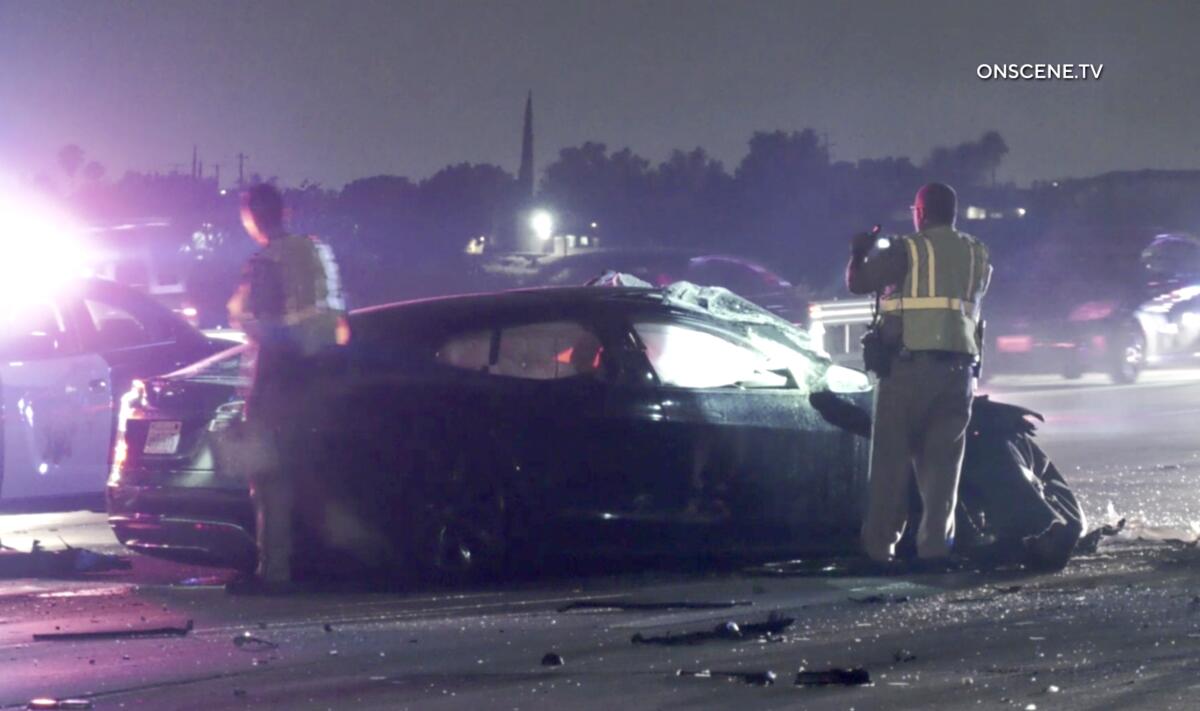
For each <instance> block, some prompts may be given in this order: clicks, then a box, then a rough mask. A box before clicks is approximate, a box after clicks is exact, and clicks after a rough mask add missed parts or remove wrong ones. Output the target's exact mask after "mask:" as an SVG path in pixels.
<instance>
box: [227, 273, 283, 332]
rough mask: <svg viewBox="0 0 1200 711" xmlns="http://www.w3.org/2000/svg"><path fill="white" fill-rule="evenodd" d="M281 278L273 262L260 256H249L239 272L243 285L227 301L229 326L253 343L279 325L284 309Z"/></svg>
mask: <svg viewBox="0 0 1200 711" xmlns="http://www.w3.org/2000/svg"><path fill="white" fill-rule="evenodd" d="M282 277H283V275H282V274H280V273H279V265H278V264H276V263H275V262H273V261H271V260H269V259H266V258H265V257H262V256H261V255H255V256H254V257H251V258H250V261H249V262H247V263H246V267H245V269H244V270H243V271H242V283H241V284H240V285H239V286H238V289H237V291H236V292H234V295H233V298H231V299H230V300H229V304H228V308H229V320H230V324H231V325H233V326H235V327H237V328H241V329H242V330H243V331H245V332H246V335H248V336H250V338H252V339H253V340H256V341H261V340H262V339H263V338H264V336H266V334H267V333H268V332H269V331H270V330H271V329H272V328H275V327H278V326H279V325H281V324H282V323H283V312H284V309H285V308H286V305H285V303H284V295H283V278H282Z"/></svg>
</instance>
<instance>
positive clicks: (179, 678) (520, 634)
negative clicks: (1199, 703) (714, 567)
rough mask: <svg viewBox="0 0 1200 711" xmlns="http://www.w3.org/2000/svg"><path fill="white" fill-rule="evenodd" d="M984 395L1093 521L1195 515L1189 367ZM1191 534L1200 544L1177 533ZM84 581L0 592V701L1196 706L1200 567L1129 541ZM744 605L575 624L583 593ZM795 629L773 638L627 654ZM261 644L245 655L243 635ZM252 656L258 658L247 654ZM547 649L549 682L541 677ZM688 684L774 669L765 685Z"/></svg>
mask: <svg viewBox="0 0 1200 711" xmlns="http://www.w3.org/2000/svg"><path fill="white" fill-rule="evenodd" d="M989 390H990V391H991V392H992V394H993V396H994V397H996V398H997V399H1002V400H1005V401H1008V402H1014V403H1017V404H1022V405H1025V406H1027V407H1030V408H1032V409H1035V410H1039V411H1041V412H1043V413H1044V414H1045V415H1046V420H1047V421H1046V423H1045V424H1044V425H1043V426H1042V428H1041V431H1040V440H1041V442H1042V443H1043V446H1044V447H1045V448H1046V449H1047V450H1048V452H1049V453H1050V455H1051V457H1052V458H1053V459H1054V460H1055V461H1056V462H1058V463H1059V465H1060V466H1061V468H1062V469H1063V471H1064V473H1065V475H1066V476H1067V478H1068V480H1069V481H1070V482H1071V483H1072V484H1073V485H1074V486H1075V487H1076V489H1077V491H1078V493H1079V494H1080V496H1081V498H1082V500H1083V502H1084V505H1085V508H1086V511H1087V513H1088V514H1089V516H1090V517H1091V518H1093V519H1094V520H1095V519H1100V518H1102V517H1104V516H1105V515H1107V514H1108V513H1109V512H1108V509H1109V508H1110V506H1109V503H1110V502H1111V508H1112V510H1113V512H1115V513H1119V514H1120V515H1124V516H1127V517H1129V518H1130V519H1131V520H1133V521H1134V525H1135V526H1136V527H1137V528H1138V530H1140V531H1141V532H1143V533H1144V534H1146V535H1148V536H1151V537H1153V536H1159V537H1179V536H1181V535H1184V534H1187V533H1188V532H1189V531H1190V530H1191V528H1190V527H1191V526H1192V524H1191V523H1190V522H1192V521H1195V520H1200V489H1198V487H1197V486H1196V483H1197V475H1198V472H1197V468H1198V467H1200V458H1198V456H1197V451H1198V450H1200V447H1197V446H1196V445H1197V443H1198V442H1197V440H1198V438H1200V433H1198V430H1197V428H1196V427H1195V425H1194V420H1195V415H1196V414H1197V413H1200V372H1189V371H1171V372H1166V371H1164V372H1156V373H1151V374H1148V377H1146V378H1144V379H1143V381H1142V382H1140V383H1138V384H1136V385H1133V386H1122V387H1116V386H1111V385H1108V384H1107V383H1105V382H1104V381H1103V380H1101V379H1099V378H1097V379H1095V380H1091V379H1084V380H1080V381H1074V382H1069V383H1068V382H1065V381H1061V380H1059V379H1057V378H1052V377H1046V378H999V379H997V380H996V381H994V382H993V383H991V384H990V385H989ZM60 536H61V538H62V539H63V540H66V541H67V542H69V543H72V544H74V545H86V546H89V547H92V548H94V549H99V550H115V549H116V548H115V543H114V542H113V541H112V539H111V538H110V537H109V536H108V534H107V532H106V530H105V528H104V526H103V524H102V518H101V517H100V516H99V515H97V514H90V513H71V514H42V515H25V516H6V517H0V540H2V541H3V542H4V543H5V544H7V545H10V546H13V547H17V548H25V547H27V546H28V545H29V543H30V542H31V541H32V539H34V538H38V539H40V540H42V541H43V542H44V543H45V544H47V545H51V546H53V544H54V543H55V542H57V540H58V538H59V537H60ZM1191 537H1192V538H1194V537H1195V534H1194V533H1193V534H1191ZM134 562H135V565H134V569H133V571H131V572H125V573H116V574H110V575H106V576H101V577H100V578H99V579H93V580H85V581H79V580H40V579H39V580H5V581H0V708H21V707H23V706H24V705H25V704H26V703H27V702H28V701H29V700H30V699H32V698H35V697H38V696H56V697H59V698H65V697H80V698H85V699H87V700H88V701H89V702H90V703H91V704H92V706H93V707H94V708H97V709H110V708H112V709H115V708H130V709H142V708H147V709H205V710H206V711H208V710H210V709H222V708H287V709H300V708H317V709H319V708H331V709H358V708H371V709H375V708H379V709H383V708H388V709H392V708H439V709H441V708H444V709H457V708H471V709H473V708H521V709H524V708H547V709H567V708H571V709H574V708H604V709H610V708H612V707H615V706H625V707H629V708H638V709H641V708H676V707H680V708H682V707H686V708H691V707H704V708H729V707H732V706H738V707H746V708H796V707H805V708H831V709H833V708H837V709H846V708H858V709H869V708H884V707H887V708H963V707H966V706H968V705H969V706H975V705H981V707H983V708H1021V709H1031V708H1080V709H1083V708H1112V707H1115V706H1119V707H1123V708H1129V707H1143V708H1192V707H1194V695H1195V691H1196V690H1195V689H1194V688H1192V687H1193V685H1194V684H1195V679H1196V678H1197V675H1196V668H1195V666H1196V663H1195V661H1194V660H1195V659H1197V658H1198V657H1200V615H1198V614H1196V613H1197V610H1200V597H1194V596H1195V592H1196V591H1197V590H1200V579H1198V577H1197V574H1196V573H1194V572H1193V571H1196V570H1198V569H1200V566H1197V565H1196V563H1197V562H1200V561H1198V560H1196V555H1195V552H1194V550H1192V549H1183V548H1180V547H1178V546H1176V547H1169V546H1163V545H1157V546H1155V545H1150V546H1147V545H1145V544H1136V543H1127V544H1123V545H1122V546H1120V547H1116V548H1113V549H1111V550H1109V551H1108V552H1105V553H1102V554H1101V555H1098V556H1092V557H1090V558H1085V559H1081V560H1078V561H1076V562H1073V563H1072V565H1071V566H1070V567H1069V568H1068V570H1067V571H1066V572H1065V573H1061V574H1058V575H1051V576H1023V577H1016V578H1013V577H991V578H987V579H980V578H979V577H977V576H973V575H966V574H958V575H925V576H907V577H903V578H885V577H860V576H852V575H833V574H830V575H822V576H811V575H808V576H799V577H770V576H761V575H749V574H746V573H744V572H738V571H732V572H730V571H724V572H707V573H671V572H666V573H664V572H648V573H644V574H624V575H606V576H593V577H587V578H561V577H560V578H555V579H551V580H549V581H543V582H539V583H536V584H535V583H521V584H510V585H506V586H502V587H495V588H488V589H480V590H469V591H446V590H442V591H438V590H432V591H429V590H427V591H408V592H391V593H385V592H373V593H364V592H359V593H339V594H334V593H326V594H307V595H301V596H297V597H288V598H254V597H230V596H228V595H226V594H225V593H224V592H223V590H222V588H221V586H220V583H221V582H222V581H223V580H224V577H225V575H226V573H224V572H223V571H213V570H208V569H203V568H186V567H182V566H174V565H169V564H164V563H160V562H156V561H153V560H150V559H145V558H135V561H134ZM605 600H609V601H611V600H637V601H643V602H646V601H658V602H672V601H690V602H707V603H714V602H729V601H738V602H743V603H747V604H745V605H739V606H737V607H733V608H729V609H710V610H674V611H672V610H654V611H616V610H611V609H610V610H573V611H566V612H562V611H560V609H561V608H562V607H563V606H564V605H566V604H568V603H571V602H579V601H592V602H596V601H605ZM773 612H774V613H777V614H779V615H782V616H785V617H792V618H794V619H795V622H794V624H793V625H792V626H791V627H789V628H788V629H786V630H784V631H783V632H782V633H781V634H779V635H776V636H772V637H770V638H767V639H759V638H757V637H751V638H748V639H730V638H726V639H718V640H716V641H711V642H707V643H700V644H695V645H680V646H657V645H645V644H633V643H632V642H631V638H632V636H633V635H634V634H637V633H641V634H643V635H645V636H654V635H661V634H665V633H668V632H675V633H678V632H691V631H697V630H711V629H712V628H713V627H714V626H716V625H718V624H722V623H725V622H727V621H735V622H737V623H740V624H745V623H752V622H761V621H765V620H766V619H767V618H768V616H769V615H770V614H771V613H773ZM189 620H190V621H191V622H192V629H191V630H190V631H189V632H187V633H186V634H184V635H182V636H165V637H147V638H137V639H119V638H116V639H114V638H102V639H92V640H85V641H33V635H34V634H38V633H47V632H59V633H61V632H99V631H109V632H125V633H127V632H129V631H131V630H143V629H149V628H155V627H166V626H183V625H185V624H186V623H187V622H188V621H189ZM245 634H249V635H250V636H252V637H253V638H255V639H254V640H249V641H247V640H243V642H242V643H240V644H239V643H237V642H236V641H235V640H236V639H238V638H240V637H242V636H243V635H245ZM256 640H257V641H256ZM547 653H554V654H558V655H561V657H562V658H563V660H564V662H565V663H564V664H563V665H562V666H544V665H543V664H542V660H543V657H544V656H545V655H546V654H547ZM834 666H841V667H851V666H862V667H865V668H867V669H868V670H869V672H870V674H871V676H872V681H873V685H872V686H868V687H856V688H844V687H830V688H818V689H809V688H798V687H796V686H794V685H793V683H792V682H793V676H794V675H795V673H796V671H797V670H798V669H800V668H806V669H823V668H827V667H834ZM679 670H690V671H700V670H715V671H722V670H728V671H749V672H761V671H765V670H772V671H774V672H775V673H776V674H777V675H778V677H777V683H776V684H775V685H773V686H771V687H770V688H763V687H757V686H752V685H746V684H744V683H741V682H739V681H725V680H722V679H720V678H704V677H699V678H693V677H687V676H678V675H677V671H679Z"/></svg>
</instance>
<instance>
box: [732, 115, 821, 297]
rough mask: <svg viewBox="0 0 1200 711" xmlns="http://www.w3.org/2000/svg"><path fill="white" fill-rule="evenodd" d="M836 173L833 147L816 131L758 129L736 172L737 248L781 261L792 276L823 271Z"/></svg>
mask: <svg viewBox="0 0 1200 711" xmlns="http://www.w3.org/2000/svg"><path fill="white" fill-rule="evenodd" d="M832 176H833V170H832V166H831V164H830V160H829V149H828V148H827V147H826V146H825V145H824V143H823V142H822V141H821V140H820V138H819V137H818V136H817V134H816V132H815V131H813V130H812V129H804V130H803V131H791V132H785V131H773V132H769V133H768V132H761V131H760V132H757V133H755V134H754V135H753V136H751V137H750V148H749V151H748V152H747V154H746V157H745V158H743V159H742V162H741V163H740V164H739V165H738V167H737V171H736V172H735V173H734V179H735V180H736V192H737V206H736V209H737V212H738V216H739V229H738V231H737V233H736V234H735V235H731V238H732V239H735V240H736V245H737V247H738V248H740V250H741V251H749V252H751V253H753V254H757V255H761V256H766V257H768V258H771V259H773V260H777V261H778V262H780V263H782V264H783V265H784V266H785V267H786V269H785V271H789V272H791V273H792V274H797V273H811V274H815V273H819V272H822V271H823V270H824V269H825V268H826V267H827V263H829V262H831V255H832V254H833V253H834V251H835V247H834V246H833V245H832V240H830V239H829V236H830V234H831V231H832V230H831V222H830V217H831V214H832V212H831V209H832V208H831V205H830V198H831V195H832V185H831V178H832ZM731 246H732V245H731ZM842 247H843V245H840V244H839V245H838V246H837V247H836V250H841V249H842Z"/></svg>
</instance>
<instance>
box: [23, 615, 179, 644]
mask: <svg viewBox="0 0 1200 711" xmlns="http://www.w3.org/2000/svg"><path fill="white" fill-rule="evenodd" d="M194 627H195V622H193V621H192V620H188V621H187V624H186V625H184V626H182V627H142V628H130V629H123V630H111V629H110V630H89V631H87V632H39V633H36V634H34V635H33V641H34V642H78V641H83V640H96V639H138V638H141V637H183V636H185V635H187V634H188V633H189V632H191V631H192V629H193V628H194Z"/></svg>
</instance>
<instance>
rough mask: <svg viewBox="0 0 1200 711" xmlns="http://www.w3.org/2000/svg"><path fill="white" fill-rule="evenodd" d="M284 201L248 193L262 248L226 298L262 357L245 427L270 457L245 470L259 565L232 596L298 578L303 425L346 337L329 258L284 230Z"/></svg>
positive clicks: (270, 191)
mask: <svg viewBox="0 0 1200 711" xmlns="http://www.w3.org/2000/svg"><path fill="white" fill-rule="evenodd" d="M283 216H284V215H283V198H282V196H281V195H280V194H279V191H278V190H277V189H276V188H275V187H274V186H272V185H270V184H265V183H264V184H259V185H255V186H253V187H251V188H250V189H249V190H247V191H246V192H245V194H244V195H243V196H242V224H243V226H244V227H245V228H246V232H247V233H248V234H249V235H250V237H251V238H252V239H253V240H254V241H255V242H256V243H258V245H259V246H261V247H262V249H261V250H260V251H259V252H258V253H257V254H255V255H254V256H253V257H252V258H251V259H250V261H249V262H247V264H246V268H245V270H244V273H243V277H242V283H241V284H240V285H239V286H238V289H237V291H236V292H234V295H233V297H232V298H231V299H230V300H229V304H228V308H229V317H230V322H231V323H232V324H233V325H234V326H236V327H239V328H242V329H243V330H245V332H246V335H247V336H248V338H249V341H250V343H251V345H252V346H253V347H254V350H255V351H256V355H255V359H254V361H255V366H254V377H253V383H252V385H251V388H250V392H249V395H248V397H247V402H246V421H247V422H248V423H250V424H251V425H253V427H252V431H253V432H254V433H255V435H256V436H257V438H258V440H259V441H260V442H261V443H262V444H263V445H264V449H265V452H266V459H267V461H264V462H259V463H257V464H256V465H254V466H252V467H251V471H250V472H248V475H249V479H250V498H251V500H252V501H253V503H254V511H255V530H256V543H257V548H258V567H257V571H256V573H255V576H254V577H252V578H248V579H245V580H239V581H235V584H232V585H231V586H230V588H229V589H230V591H231V592H247V593H256V592H266V593H270V592H285V591H288V590H290V589H292V587H291V585H290V584H291V580H292V567H291V558H292V527H293V523H294V521H293V518H294V510H295V508H296V504H297V499H298V495H299V496H309V497H311V496H312V495H313V491H312V490H311V489H312V486H311V484H312V482H311V479H312V476H313V472H311V471H309V469H310V467H308V466H307V465H308V463H309V462H308V455H307V449H306V448H307V447H308V446H309V443H310V442H311V437H309V436H308V433H307V430H306V429H305V427H306V426H307V425H308V424H309V423H307V422H305V418H306V416H307V415H306V413H307V414H311V413H309V409H310V408H311V406H312V398H311V396H312V390H313V387H314V385H313V381H314V378H315V376H316V374H317V369H318V359H319V358H320V357H321V356H322V355H323V354H329V353H330V352H331V351H332V349H335V348H336V347H337V346H339V345H343V344H345V343H346V342H347V340H348V339H349V326H348V323H347V321H346V312H345V303H344V300H343V297H342V287H341V281H340V279H339V277H338V268H337V263H336V262H335V261H334V259H333V253H332V251H331V250H330V249H329V247H328V246H326V245H325V244H324V243H322V242H321V241H320V240H318V239H316V238H315V237H309V236H304V235H296V234H291V233H289V232H288V231H287V230H286V229H285V227H284V220H283Z"/></svg>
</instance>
